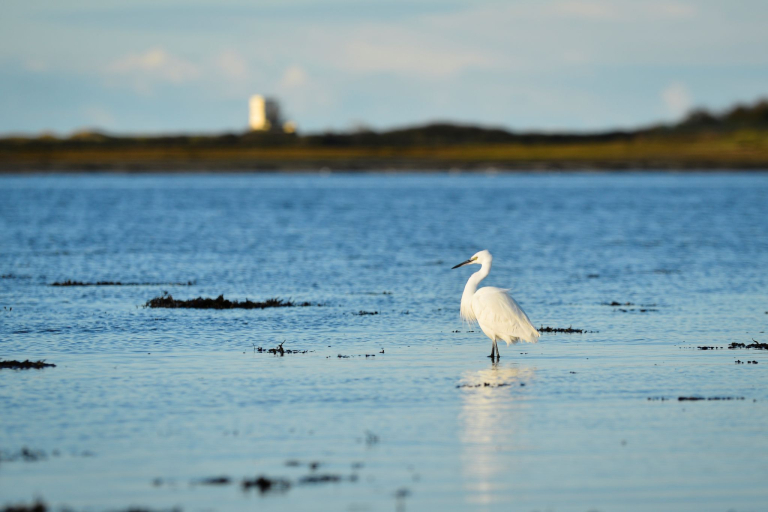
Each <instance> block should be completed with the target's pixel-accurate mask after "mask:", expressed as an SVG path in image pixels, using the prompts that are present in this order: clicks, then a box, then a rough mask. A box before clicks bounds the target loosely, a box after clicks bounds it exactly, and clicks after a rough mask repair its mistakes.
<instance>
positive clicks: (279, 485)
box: [241, 475, 291, 494]
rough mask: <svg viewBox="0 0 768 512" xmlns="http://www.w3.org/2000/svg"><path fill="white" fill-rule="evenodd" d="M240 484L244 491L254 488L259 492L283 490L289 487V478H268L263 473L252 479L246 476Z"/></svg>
mask: <svg viewBox="0 0 768 512" xmlns="http://www.w3.org/2000/svg"><path fill="white" fill-rule="evenodd" d="M241 485H242V487H243V490H244V491H249V490H251V489H254V490H257V491H259V492H260V493H261V494H265V493H268V492H285V491H287V490H288V489H290V488H291V482H290V480H286V479H285V478H269V477H266V476H263V475H262V476H258V477H256V478H253V479H248V478H246V479H244V480H243V482H242V484H241Z"/></svg>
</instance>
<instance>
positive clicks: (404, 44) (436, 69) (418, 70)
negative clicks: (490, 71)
mask: <svg viewBox="0 0 768 512" xmlns="http://www.w3.org/2000/svg"><path fill="white" fill-rule="evenodd" d="M344 56H345V58H344V59H343V61H342V62H341V63H340V64H341V66H342V67H344V68H346V69H347V70H349V71H354V72H364V73H371V72H390V73H397V74H403V75H407V76H416V77H428V78H440V77H445V76H448V75H453V74H456V73H459V72H461V71H464V70H465V69H468V68H472V67H485V66H490V65H491V59H490V58H488V57H487V56H485V55H483V54H480V53H475V52H471V51H466V50H460V49H455V48H449V47H446V46H444V45H440V46H439V47H438V46H436V45H428V44H419V43H418V41H415V40H411V41H407V40H404V39H403V38H400V39H398V38H392V39H391V40H390V41H387V42H375V41H365V40H357V41H354V42H352V43H350V44H348V45H347V47H346V49H345V51H344Z"/></svg>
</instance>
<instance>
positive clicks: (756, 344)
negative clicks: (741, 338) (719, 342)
mask: <svg viewBox="0 0 768 512" xmlns="http://www.w3.org/2000/svg"><path fill="white" fill-rule="evenodd" d="M728 348H729V349H731V350H734V349H737V348H753V349H756V350H768V343H760V342H759V341H757V340H756V339H754V338H753V339H752V343H750V344H749V345H747V344H745V343H736V342H733V343H731V344H730V345H728Z"/></svg>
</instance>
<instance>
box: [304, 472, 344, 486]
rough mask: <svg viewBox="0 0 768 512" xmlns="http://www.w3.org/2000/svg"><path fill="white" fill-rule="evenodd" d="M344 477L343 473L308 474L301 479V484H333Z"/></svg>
mask: <svg viewBox="0 0 768 512" xmlns="http://www.w3.org/2000/svg"><path fill="white" fill-rule="evenodd" d="M343 479H344V478H343V477H342V476H341V475H334V474H322V475H307V476H304V477H301V478H300V479H299V484H331V483H338V482H341V481H342V480H343ZM356 479H357V477H355V480H356ZM353 481H354V480H353Z"/></svg>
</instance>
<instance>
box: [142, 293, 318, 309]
mask: <svg viewBox="0 0 768 512" xmlns="http://www.w3.org/2000/svg"><path fill="white" fill-rule="evenodd" d="M294 306H298V307H305V306H311V304H310V303H309V302H302V303H296V302H293V301H290V300H283V299H281V298H279V297H274V298H272V299H267V300H265V301H264V302H252V301H250V300H248V299H247V298H246V299H245V301H243V302H240V301H237V300H235V301H231V300H227V299H225V298H224V296H223V295H219V296H218V297H216V298H215V299H210V298H203V297H198V298H196V299H189V300H176V299H174V298H173V296H172V295H162V296H160V297H155V298H154V299H150V300H148V301H147V303H146V304H144V307H147V308H188V309H265V308H287V307H294Z"/></svg>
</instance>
